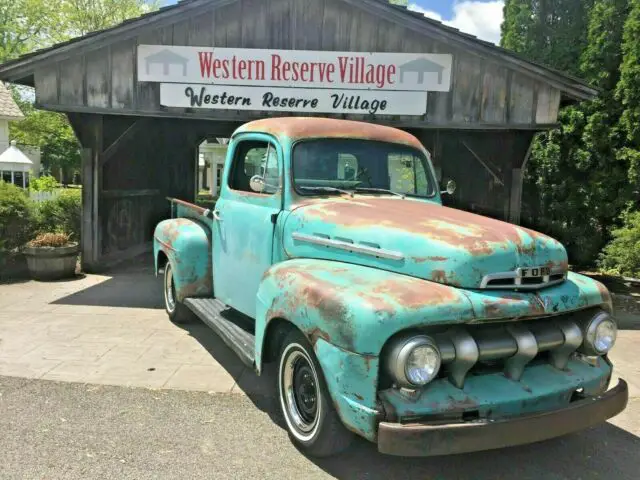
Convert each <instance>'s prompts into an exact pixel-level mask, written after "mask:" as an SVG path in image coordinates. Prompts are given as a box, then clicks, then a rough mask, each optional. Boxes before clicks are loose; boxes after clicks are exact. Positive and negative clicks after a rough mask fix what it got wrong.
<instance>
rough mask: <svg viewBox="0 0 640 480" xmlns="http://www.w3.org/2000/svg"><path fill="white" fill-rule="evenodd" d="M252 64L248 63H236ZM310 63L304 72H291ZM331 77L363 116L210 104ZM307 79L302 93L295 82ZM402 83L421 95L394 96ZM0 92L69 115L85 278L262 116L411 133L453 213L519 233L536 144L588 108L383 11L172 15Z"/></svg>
mask: <svg viewBox="0 0 640 480" xmlns="http://www.w3.org/2000/svg"><path fill="white" fill-rule="evenodd" d="M250 49H254V50H250ZM252 52H253V53H254V55H253V56H252V57H251V58H254V59H253V60H242V59H243V58H248V57H247V55H249V54H251V53H252ZM361 52H365V53H361ZM350 53H353V55H352V56H350ZM347 58H348V60H344V62H345V63H344V64H342V63H340V64H339V65H337V63H336V65H337V67H336V66H335V65H334V67H328V65H329V64H331V62H333V61H335V62H343V60H342V59H347ZM225 59H226V60H225ZM305 59H307V61H310V62H311V63H309V65H311V67H309V65H308V66H307V67H304V66H301V65H302V64H303V63H304V61H305ZM309 59H311V60H313V61H311V60H309ZM314 59H315V60H314ZM360 59H361V60H360ZM289 60H290V61H289ZM267 61H270V62H271V64H270V65H268V64H267V63H260V62H267ZM276 61H277V62H285V63H287V62H288V65H289V66H288V67H286V66H285V63H278V64H277V65H276V64H275V62H276ZM347 61H348V62H350V63H349V65H347V63H346V62H347ZM374 61H375V62H377V63H376V66H375V68H373V67H372V66H371V64H370V63H371V62H374ZM225 62H226V63H225ZM297 62H298V63H297ZM359 62H361V63H359ZM296 63H297V64H298V67H299V68H298V70H296V68H297V67H296V66H295V65H294V64H296ZM321 64H322V65H324V67H323V66H322V65H321ZM207 65H208V67H207ZM265 65H267V67H266V73H265ZM314 65H315V66H314ZM205 67H206V68H208V69H209V70H208V72H207V78H205V70H206V68H205ZM347 67H349V68H351V69H352V70H353V69H354V68H355V70H354V72H355V73H353V72H351V73H346V68H347ZM309 68H311V69H314V68H316V70H317V71H314V70H311V71H310V70H309ZM358 68H360V69H361V70H360V72H359V73H358ZM323 69H324V70H323ZM296 72H297V74H296V75H294V73H296ZM331 72H333V75H334V76H335V79H336V80H335V82H336V84H338V86H337V87H335V88H336V92H338V93H340V94H344V93H345V92H346V93H349V92H351V93H354V92H355V93H357V94H358V96H359V97H362V99H365V100H367V99H368V100H367V102H366V105H367V108H365V109H362V108H354V105H355V104H354V103H353V102H352V103H351V104H348V102H347V103H342V104H341V106H340V107H339V108H336V106H335V105H333V107H332V106H331V105H329V104H328V106H327V107H326V108H325V109H324V110H323V108H324V107H322V105H323V102H322V101H320V102H319V103H318V102H316V105H319V107H318V108H317V109H316V110H313V108H312V106H311V104H312V102H307V103H309V105H306V106H305V103H304V102H302V103H300V102H298V103H295V102H294V103H290V102H284V104H282V103H281V104H279V105H278V104H277V102H276V104H275V105H274V104H273V103H269V104H268V106H265V105H267V104H265V103H260V102H252V101H251V99H249V100H245V99H244V97H243V100H242V101H239V100H238V98H235V100H232V101H231V102H229V101H227V102H225V104H224V105H222V97H221V96H220V95H217V96H216V92H218V93H219V92H220V88H227V89H229V91H230V92H233V91H236V92H237V91H246V92H253V93H257V94H259V93H260V92H262V91H263V90H260V88H263V89H264V88H265V87H269V88H272V87H273V88H274V89H276V90H277V91H278V92H280V94H285V95H286V96H295V95H299V96H300V98H303V97H304V98H307V97H305V95H307V96H308V95H310V94H313V95H315V94H318V95H321V94H325V93H326V89H327V88H334V86H333V82H334V77H331V76H330V75H329V73H331ZM312 74H315V75H316V77H317V78H315V79H313V78H312V79H311V80H310V83H309V85H311V87H313V88H306V87H305V85H304V84H301V83H300V82H302V81H308V80H309V79H310V78H311V77H310V75H312ZM200 75H201V76H200ZM269 75H271V77H269ZM349 75H351V77H352V78H351V79H350V80H349V78H346V79H345V78H342V80H341V81H340V78H339V77H340V76H342V77H345V76H346V77H348V76H349ZM196 77H197V78H196ZM268 77H269V78H268ZM354 77H355V79H354ZM365 77H366V79H365ZM400 77H402V80H394V79H400ZM405 77H406V79H409V80H407V82H408V83H411V82H413V83H411V85H413V87H416V85H420V84H423V85H424V88H417V87H416V88H413V87H411V86H409V87H407V88H406V89H405V88H404V87H402V86H401V85H400V83H402V82H404V81H405ZM0 80H4V81H8V82H13V83H18V84H22V85H29V86H32V87H35V95H36V103H37V107H38V108H41V109H46V110H53V111H58V112H63V113H65V114H66V115H67V116H68V117H69V120H70V122H71V124H72V126H73V128H74V130H75V132H76V134H77V137H78V139H79V141H80V143H81V144H82V147H83V152H84V153H83V166H82V180H83V185H84V190H83V191H84V197H83V202H84V218H83V230H82V235H83V238H82V254H83V256H82V258H83V264H84V268H85V269H86V270H88V271H91V270H96V269H99V268H100V267H102V266H105V265H108V264H109V263H110V262H112V261H114V260H117V259H122V258H124V257H126V256H128V255H135V254H138V253H140V252H142V251H144V250H145V249H146V248H148V246H149V242H150V240H151V235H152V232H153V228H154V226H155V224H156V222H157V221H159V220H160V219H162V218H163V217H166V216H167V215H168V213H169V211H168V202H167V201H166V200H165V198H166V197H167V196H172V197H178V198H182V199H185V200H194V198H195V196H196V194H197V192H196V188H197V187H196V184H197V172H198V163H197V162H198V160H197V150H198V145H199V144H200V143H201V142H202V141H203V140H204V139H207V138H209V139H215V138H225V137H228V136H229V135H230V134H231V133H232V132H233V130H234V129H235V128H236V127H238V126H239V125H240V124H242V123H243V122H245V121H247V120H251V119H256V118H262V117H265V116H276V115H292V114H296V115H320V116H331V117H338V118H351V119H356V120H364V121H368V122H375V123H383V124H388V125H393V126H396V127H399V128H402V129H406V130H408V131H410V132H412V133H413V134H415V135H416V136H417V137H418V138H419V139H420V140H421V141H422V142H423V144H424V145H425V146H426V147H427V148H428V150H429V151H430V152H431V154H432V158H433V160H434V163H435V165H436V167H437V169H438V171H439V173H440V175H441V177H442V179H443V180H447V179H454V180H455V181H456V182H457V184H458V190H457V192H456V194H455V197H454V198H449V200H448V202H449V204H450V205H453V206H456V207H459V208H464V209H468V210H471V211H475V212H478V213H482V214H485V215H490V216H494V217H498V218H504V219H507V220H510V221H513V222H516V223H517V222H518V221H519V216H520V195H521V193H520V192H521V187H522V172H523V167H524V166H525V165H526V161H527V155H528V151H529V146H530V144H531V140H532V137H533V135H534V134H535V133H536V132H538V131H541V130H545V129H549V128H552V127H554V126H555V124H556V121H557V115H558V110H559V108H561V106H563V105H565V104H568V103H571V102H576V101H580V100H585V99H589V98H592V97H593V96H595V95H596V93H597V92H596V91H595V90H594V89H593V88H592V87H590V86H589V85H587V84H585V83H584V82H582V81H581V80H579V79H576V78H572V77H570V76H567V75H565V74H563V73H561V72H558V71H555V70H552V69H550V68H547V67H545V66H542V65H538V64H535V63H532V62H528V61H527V60H526V59H523V58H521V57H519V56H517V55H515V54H513V53H510V52H508V51H506V50H503V49H501V48H499V47H497V46H495V45H493V44H490V43H487V42H484V41H481V40H478V39H477V38H475V37H473V36H470V35H466V34H464V33H461V32H460V31H458V30H456V29H453V28H450V27H447V26H445V25H443V24H441V23H439V22H437V21H434V20H431V19H428V18H425V17H424V16H422V15H420V14H417V13H414V12H411V11H409V10H407V9H406V8H404V7H399V6H395V5H391V4H390V3H389V2H387V1H384V0H183V1H181V2H180V3H178V4H177V5H174V6H170V7H165V8H162V9H160V10H159V11H157V12H154V13H150V14H148V15H145V16H142V17H140V18H137V19H133V20H130V21H127V22H125V23H123V24H121V25H118V26H116V27H113V28H110V29H108V30H104V31H100V32H94V33H91V34H89V35H86V36H84V37H81V38H78V39H74V40H72V41H69V42H66V43H63V44H59V45H56V46H54V47H52V48H49V49H46V50H40V51H37V52H35V53H32V54H29V55H26V56H23V57H21V58H18V59H16V60H14V61H11V62H8V63H6V64H4V65H0ZM225 80H227V81H226V82H225ZM360 80H361V81H360ZM323 82H324V83H323ZM358 82H360V84H358ZM385 82H386V84H385ZM394 82H395V84H394ZM398 82H400V83H398ZM389 84H392V85H389ZM221 85H223V87H221ZM316 87H317V88H316ZM205 88H207V89H213V90H214V91H213V93H212V94H211V95H209V94H208V93H206V92H205ZM323 88H324V89H325V90H323ZM189 89H191V92H192V94H191V97H189V95H188V92H189V91H190V90H189ZM407 89H408V90H409V91H404V90H407ZM310 92H311V93H310ZM200 93H202V95H201V96H200ZM224 95H227V94H226V93H225V94H224ZM375 95H378V96H379V97H380V99H382V101H384V102H385V107H387V106H388V109H386V110H385V109H382V108H381V105H382V103H381V102H382V101H378V100H376V98H378V97H376V98H373V97H372V96H375ZM236 96H237V93H236ZM194 97H195V100H194ZM232 98H233V97H232ZM247 98H249V97H247ZM309 98H311V97H309ZM334 98H337V97H334ZM214 99H215V101H214ZM226 100H229V98H228V97H226ZM374 100H376V101H378V103H377V104H375V105H376V108H373V105H374V103H373V101H374ZM363 101H364V100H362V102H363ZM229 103H231V104H232V105H229ZM329 103H330V102H329ZM361 105H362V103H361V104H360V106H361ZM314 108H316V107H314Z"/></svg>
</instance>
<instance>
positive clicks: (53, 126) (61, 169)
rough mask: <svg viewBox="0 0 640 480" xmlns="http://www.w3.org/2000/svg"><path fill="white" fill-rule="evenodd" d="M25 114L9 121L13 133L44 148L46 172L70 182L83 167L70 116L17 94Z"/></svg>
mask: <svg viewBox="0 0 640 480" xmlns="http://www.w3.org/2000/svg"><path fill="white" fill-rule="evenodd" d="M15 97H16V100H17V102H18V106H19V107H20V109H21V110H22V112H23V113H24V116H25V118H24V119H23V120H20V121H17V122H11V124H10V125H9V129H10V133H11V137H12V138H13V139H15V140H16V141H17V142H18V143H20V144H22V145H30V146H36V147H39V148H40V153H41V155H42V166H43V167H44V169H45V171H46V173H50V174H55V175H56V176H60V181H61V182H63V183H70V182H71V181H72V180H73V175H74V174H75V173H77V172H79V170H80V163H81V162H80V145H79V143H78V140H77V139H76V137H75V134H74V132H73V129H72V128H71V125H70V124H69V121H68V120H67V117H66V116H65V115H63V114H61V113H57V112H48V111H46V110H38V109H36V108H35V107H34V106H33V104H32V103H31V102H30V101H28V100H24V99H22V98H20V96H19V95H16V96H15Z"/></svg>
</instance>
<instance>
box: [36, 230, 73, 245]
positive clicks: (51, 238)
mask: <svg viewBox="0 0 640 480" xmlns="http://www.w3.org/2000/svg"><path fill="white" fill-rule="evenodd" d="M70 243H71V239H70V235H69V234H67V233H41V234H40V235H38V236H37V237H36V238H34V239H33V240H31V241H30V242H29V243H28V245H29V246H30V247H36V248H41V247H66V246H67V245H69V244H70Z"/></svg>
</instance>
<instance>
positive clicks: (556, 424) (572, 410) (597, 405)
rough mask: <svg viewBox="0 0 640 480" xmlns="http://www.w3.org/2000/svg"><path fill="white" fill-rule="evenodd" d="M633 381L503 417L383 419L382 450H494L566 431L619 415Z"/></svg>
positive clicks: (405, 452) (421, 452)
mask: <svg viewBox="0 0 640 480" xmlns="http://www.w3.org/2000/svg"><path fill="white" fill-rule="evenodd" d="M628 398H629V390H628V387H627V383H626V382H625V381H624V380H620V381H619V383H618V385H617V386H616V387H615V388H613V389H611V390H609V391H607V392H605V393H603V394H601V395H598V396H596V397H590V398H586V399H584V400H578V401H576V402H573V403H571V404H570V405H569V406H567V407H565V408H562V409H559V410H553V411H550V412H541V413H535V414H531V415H523V416H519V417H512V418H508V419H503V420H495V421H482V422H468V423H455V424H447V425H442V424H440V425H429V424H411V425H404V424H400V423H388V422H381V423H380V424H379V427H378V450H379V451H380V452H381V453H386V454H388V455H400V456H407V457H422V456H424V457H427V456H435V455H448V454H454V453H465V452H474V451H479V450H492V449H495V448H503V447H510V446H515V445H523V444H526V443H533V442H539V441H542V440H548V439H550V438H554V437H559V436H562V435H566V434H568V433H571V432H575V431H577V430H582V429H585V428H588V427H591V426H593V425H597V424H599V423H602V422H604V421H606V420H607V419H609V418H611V417H614V416H616V415H617V414H618V413H620V412H621V411H622V410H624V409H625V407H626V406H627V401H628Z"/></svg>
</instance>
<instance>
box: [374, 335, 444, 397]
mask: <svg viewBox="0 0 640 480" xmlns="http://www.w3.org/2000/svg"><path fill="white" fill-rule="evenodd" d="M440 364H441V357H440V351H439V350H438V346H437V345H436V342H435V341H434V340H433V339H432V338H431V337H427V336H426V335H410V336H402V337H397V338H395V339H393V340H392V341H391V344H390V345H389V353H388V356H387V362H386V367H387V371H388V372H389V374H390V375H391V377H392V378H393V380H394V382H395V383H396V385H398V386H399V387H405V388H414V387H420V386H423V385H426V384H427V383H429V382H431V381H432V380H433V379H434V378H436V376H437V375H438V372H439V371H440Z"/></svg>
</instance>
